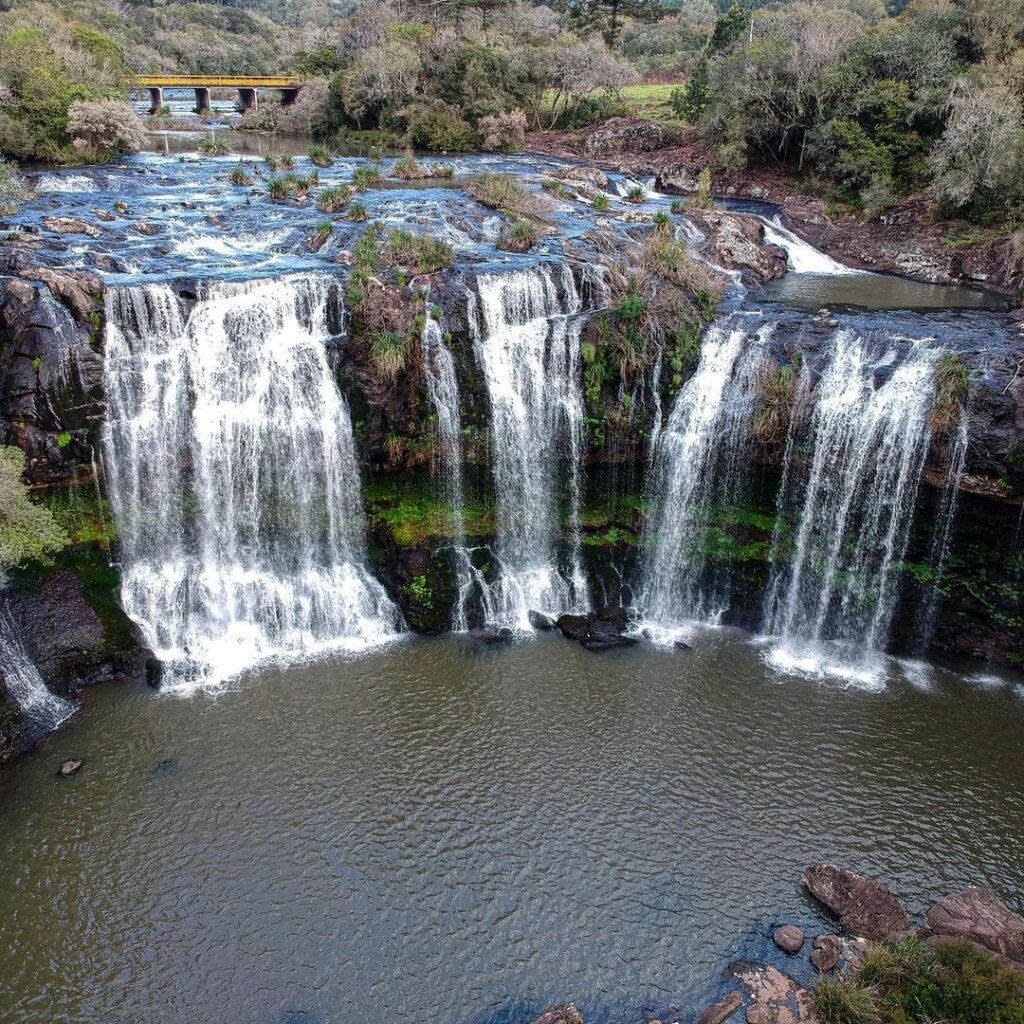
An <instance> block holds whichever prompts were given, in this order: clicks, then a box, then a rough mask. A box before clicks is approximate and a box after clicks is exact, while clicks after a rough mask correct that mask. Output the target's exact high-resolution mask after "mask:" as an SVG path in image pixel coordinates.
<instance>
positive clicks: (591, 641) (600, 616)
mask: <svg viewBox="0 0 1024 1024" xmlns="http://www.w3.org/2000/svg"><path fill="white" fill-rule="evenodd" d="M556 625H557V626H558V628H559V629H560V630H561V631H562V635H563V636H565V637H568V638H569V639H570V640H576V641H578V642H579V643H581V644H582V645H583V646H584V647H586V648H587V650H588V651H606V650H608V649H609V648H612V647H629V646H632V645H633V644H635V643H638V642H639V641H638V640H637V638H636V637H634V636H627V635H626V629H627V627H628V625H629V613H628V612H627V611H626V609H625V608H619V607H609V608H601V609H600V610H598V611H596V612H590V613H589V614H588V615H560V616H559V617H558V619H557V621H556Z"/></svg>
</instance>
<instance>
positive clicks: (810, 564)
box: [766, 330, 937, 684]
mask: <svg viewBox="0 0 1024 1024" xmlns="http://www.w3.org/2000/svg"><path fill="white" fill-rule="evenodd" d="M897 358H898V351H897V349H896V348H895V347H887V348H886V349H884V350H883V351H882V352H881V353H880V354H878V353H873V352H872V351H871V350H870V349H869V346H868V345H867V344H866V343H865V342H864V341H863V339H861V338H859V337H856V336H855V335H854V334H852V333H851V332H849V331H845V330H844V331H840V332H839V333H838V334H837V335H836V336H835V338H834V339H833V355H832V360H831V362H830V364H829V366H828V368H827V369H826V371H825V372H824V374H823V376H822V378H821V380H820V382H819V383H818V386H817V388H816V389H815V394H814V406H813V410H812V411H811V414H810V424H809V437H808V438H807V439H806V440H807V447H808V448H809V452H807V453H804V452H803V451H802V449H804V447H805V446H804V444H803V443H802V441H803V439H801V443H799V444H795V445H790V446H788V448H787V465H786V467H785V470H784V478H785V486H784V488H783V489H782V491H781V492H780V496H779V516H780V521H781V520H782V519H783V518H784V517H785V516H786V515H787V513H789V512H790V511H791V510H795V512H796V529H795V537H793V538H792V540H791V541H790V539H789V538H788V537H786V536H785V535H784V532H783V531H782V530H778V531H776V538H775V542H774V543H773V550H772V562H773V564H774V565H775V566H776V571H775V573H774V578H773V581H772V584H771V586H770V588H769V594H768V601H767V612H766V623H767V627H768V631H769V632H770V633H772V634H773V635H774V636H775V637H776V638H777V641H776V646H775V647H774V648H773V650H772V651H771V654H770V656H769V660H770V661H771V662H772V663H773V664H775V665H776V666H778V667H781V668H785V669H789V670H795V671H798V672H805V673H809V674H815V675H821V674H834V675H840V676H845V677H846V678H849V679H851V680H854V681H859V682H862V683H865V684H874V683H876V682H877V681H878V677H879V654H880V652H881V651H882V650H883V649H884V646H885V643H886V641H887V639H888V634H889V626H890V624H891V621H892V615H893V611H894V607H895V603H896V596H897V594H896V583H897V579H898V567H899V563H900V561H901V559H902V558H903V555H904V552H905V550H906V545H907V535H908V532H909V526H910V521H911V518H912V516H913V512H914V505H915V501H916V496H917V490H918V485H919V483H920V479H921V473H922V470H923V468H924V460H925V456H926V454H927V451H928V445H929V442H930V440H931V431H930V428H929V424H928V419H929V415H930V413H931V409H932V404H933V401H934V396H935V361H936V358H937V351H936V350H934V349H931V348H929V347H928V346H927V345H926V343H924V342H915V343H913V344H912V345H911V347H910V350H909V352H907V353H906V355H905V357H904V358H903V360H902V361H901V362H897ZM876 376H882V377H883V381H882V383H881V384H876ZM798 451H800V452H801V454H800V458H801V459H803V458H808V460H809V465H807V466H806V467H804V466H803V465H802V463H801V465H799V466H798V465H795V464H793V465H791V464H790V463H791V462H794V461H795V459H796V458H797V457H798V456H797V452H798ZM789 547H791V548H792V553H791V555H790V554H789V552H788V550H786V549H788V548H789Z"/></svg>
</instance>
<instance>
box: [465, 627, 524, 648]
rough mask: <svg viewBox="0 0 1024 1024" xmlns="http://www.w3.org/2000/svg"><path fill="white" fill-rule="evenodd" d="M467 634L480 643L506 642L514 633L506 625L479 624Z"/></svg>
mask: <svg viewBox="0 0 1024 1024" xmlns="http://www.w3.org/2000/svg"><path fill="white" fill-rule="evenodd" d="M469 636H470V638H471V639H472V640H476V641H477V642H478V643H482V644H507V643H508V642H509V641H510V640H511V639H512V638H513V637H514V636H515V634H514V633H513V632H512V630H511V629H509V628H508V626H479V627H477V628H476V629H471V630H470V631H469Z"/></svg>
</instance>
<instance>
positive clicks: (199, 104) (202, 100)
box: [196, 85, 213, 114]
mask: <svg viewBox="0 0 1024 1024" xmlns="http://www.w3.org/2000/svg"><path fill="white" fill-rule="evenodd" d="M212 109H213V108H212V107H211V106H210V90H209V89H208V88H207V87H206V86H205V85H200V86H197V87H196V113H197V114H205V113H208V112H209V111H210V110H212Z"/></svg>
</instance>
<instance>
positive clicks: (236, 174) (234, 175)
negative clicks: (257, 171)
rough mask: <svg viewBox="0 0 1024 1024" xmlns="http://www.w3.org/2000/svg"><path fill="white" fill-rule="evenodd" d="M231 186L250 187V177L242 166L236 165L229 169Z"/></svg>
mask: <svg viewBox="0 0 1024 1024" xmlns="http://www.w3.org/2000/svg"><path fill="white" fill-rule="evenodd" d="M231 184H232V185H251V184H252V175H251V174H250V173H249V172H248V171H247V170H246V169H245V165H244V164H241V163H240V164H237V165H236V166H235V167H232V168H231Z"/></svg>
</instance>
